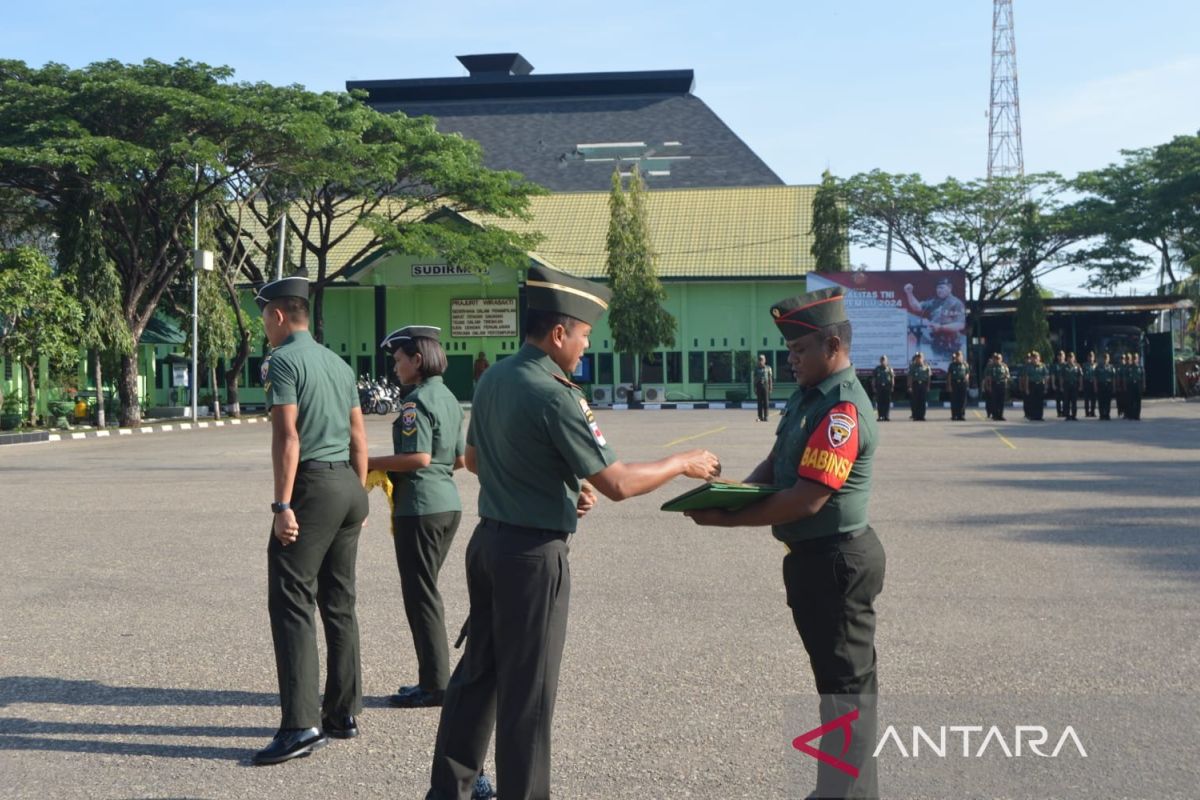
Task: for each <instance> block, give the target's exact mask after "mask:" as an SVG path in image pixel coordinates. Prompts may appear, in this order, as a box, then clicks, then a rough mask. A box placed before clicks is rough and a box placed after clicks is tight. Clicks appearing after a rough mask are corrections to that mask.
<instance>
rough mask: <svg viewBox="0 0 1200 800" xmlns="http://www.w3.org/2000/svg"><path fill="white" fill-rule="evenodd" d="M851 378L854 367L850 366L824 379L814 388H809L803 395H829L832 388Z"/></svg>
mask: <svg viewBox="0 0 1200 800" xmlns="http://www.w3.org/2000/svg"><path fill="white" fill-rule="evenodd" d="M853 377H854V365H853V364H851V365H850V366H848V367H846V368H845V369H839V370H838V371H837V372H835V373H833V374H832V375H830V376H829V377H828V378H826V379H825V380H823V381H821V382H820V383H818V384H817V385H816V386H814V387H811V388H809V389H808V390H807V391H806V392H805V393H806V394H807V393H809V392H813V391H817V392H820V393H821V394H829V393H830V392H831V391H833V389H834V387H835V386H837V385H838V384H839V383H841V382H842V381H846V380H849V379H850V378H853Z"/></svg>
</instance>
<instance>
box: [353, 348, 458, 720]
mask: <svg viewBox="0 0 1200 800" xmlns="http://www.w3.org/2000/svg"><path fill="white" fill-rule="evenodd" d="M440 333H441V329H440V328H435V327H431V326H425V325H410V326H408V327H406V328H401V329H399V330H397V331H393V332H392V333H390V334H388V336H387V338H386V339H384V340H383V342H382V343H381V345H380V346H381V347H382V348H383V349H384V350H387V351H389V352H390V353H391V354H392V358H393V359H394V360H395V362H396V367H395V370H396V377H398V378H399V379H400V382H401V383H402V384H405V385H406V386H412V387H413V388H412V389H411V391H409V393H408V394H407V395H406V396H405V397H404V400H403V402H402V403H401V406H400V416H399V417H398V418H397V419H396V422H395V423H394V425H393V426H392V443H393V445H394V447H395V455H391V456H376V457H372V458H370V459H368V462H367V467H368V469H382V470H387V471H388V476H389V477H390V478H391V480H392V484H393V489H392V533H393V536H394V539H395V545H396V564H397V566H399V568H400V591H401V594H402V595H403V597H404V613H405V615H406V616H407V617H408V627H409V628H410V629H411V631H412V637H413V644H414V645H415V647H416V650H417V666H418V682H417V685H415V686H402V687H400V690H399V691H398V692H397V693H396V694H394V695H392V696H391V697H390V698H388V701H389V702H390V703H391V704H392V705H393V706H396V707H398V708H425V707H428V706H440V705H441V704H442V697H443V695H444V694H445V690H446V683H447V681H449V680H450V665H449V650H448V647H447V643H446V621H445V616H444V612H443V608H442V596H441V594H439V593H438V588H437V579H438V571H439V570H440V569H441V567H442V563H443V562H444V561H445V560H446V554H447V553H448V552H449V550H450V543H451V542H452V541H454V534H455V532H456V531H457V530H458V523H459V520H460V519H461V517H462V503H461V501H460V500H459V498H458V490H457V489H456V488H455V486H454V470H456V469H459V468H460V467H462V466H463V463H464V462H463V450H464V442H463V433H462V421H463V412H462V407H461V406H459V404H458V400H457V398H455V396H454V395H453V394H452V393H451V392H450V390H449V389H447V388H446V385H445V384H444V383H443V382H442V373H443V372H445V371H446V353H445V352H444V351H443V350H442V345H441V343H440V342H439V341H438V336H439V334H440Z"/></svg>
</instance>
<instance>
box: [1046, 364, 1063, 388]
mask: <svg viewBox="0 0 1200 800" xmlns="http://www.w3.org/2000/svg"><path fill="white" fill-rule="evenodd" d="M1065 366H1067V365H1066V364H1065V363H1063V364H1060V363H1059V362H1057V361H1051V362H1050V365H1049V366H1048V367H1047V368H1046V376H1047V378H1048V379H1049V380H1051V381H1054V385H1055V386H1058V385H1059V383H1058V382H1059V380H1060V379H1061V378H1062V371H1063V368H1064V367H1065Z"/></svg>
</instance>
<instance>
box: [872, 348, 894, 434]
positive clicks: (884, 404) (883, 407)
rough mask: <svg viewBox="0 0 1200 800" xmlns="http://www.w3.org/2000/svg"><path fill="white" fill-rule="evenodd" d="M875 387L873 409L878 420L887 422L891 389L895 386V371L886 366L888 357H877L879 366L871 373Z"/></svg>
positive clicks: (889, 413) (890, 403)
mask: <svg viewBox="0 0 1200 800" xmlns="http://www.w3.org/2000/svg"><path fill="white" fill-rule="evenodd" d="M871 383H872V386H873V388H874V389H875V409H876V419H877V421H878V422H887V421H888V419H889V418H890V416H891V413H892V390H893V389H894V388H895V387H896V373H895V372H893V371H892V368H891V367H890V366H888V357H887V356H880V357H879V366H877V367H876V368H875V371H874V372H872V373H871Z"/></svg>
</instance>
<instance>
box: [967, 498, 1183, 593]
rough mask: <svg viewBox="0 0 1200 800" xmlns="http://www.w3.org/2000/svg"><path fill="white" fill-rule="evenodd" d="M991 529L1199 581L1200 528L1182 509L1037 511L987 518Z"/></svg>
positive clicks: (969, 521) (969, 522) (969, 519)
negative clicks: (1100, 552) (1087, 549)
mask: <svg viewBox="0 0 1200 800" xmlns="http://www.w3.org/2000/svg"><path fill="white" fill-rule="evenodd" d="M979 522H980V520H979V518H978V517H964V518H962V519H960V520H959V523H960V524H961V525H964V526H972V525H978V524H979ZM988 524H989V525H990V526H994V528H995V529H996V530H998V531H1001V532H1005V533H1006V535H1007V536H1008V537H1010V538H1013V539H1016V540H1018V541H1021V540H1023V541H1027V542H1031V543H1036V544H1057V545H1077V546H1080V547H1091V548H1101V549H1105V550H1108V551H1111V552H1112V553H1113V554H1114V555H1116V556H1117V557H1119V558H1122V559H1125V560H1127V561H1129V562H1131V563H1133V564H1134V565H1135V566H1137V567H1140V568H1142V569H1147V570H1151V571H1153V572H1155V573H1157V574H1160V575H1163V576H1165V577H1176V578H1195V577H1200V525H1197V523H1196V521H1195V520H1191V521H1188V520H1185V519H1183V518H1182V516H1181V514H1180V512H1179V511H1178V510H1174V511H1172V510H1170V509H1152V508H1145V507H1141V506H1136V507H1130V508H1118V509H1114V508H1105V509H1102V510H1097V511H1095V512H1087V511H1084V512H1077V511H1072V512H1064V511H1049V512H1046V511H1036V510H1035V511H1024V512H1019V513H1013V514H996V515H989V517H988Z"/></svg>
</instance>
